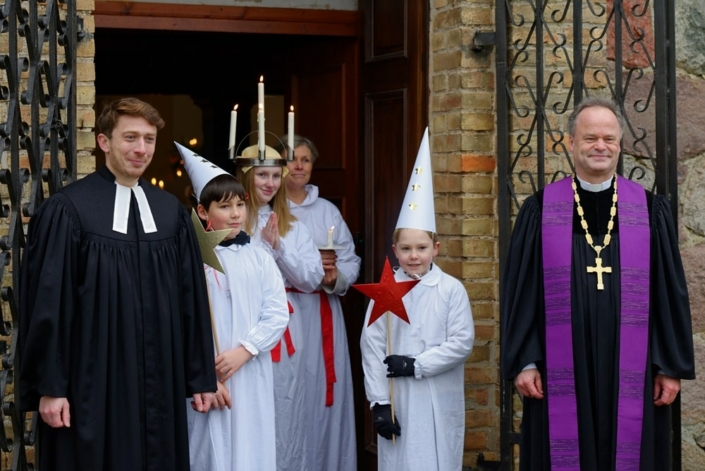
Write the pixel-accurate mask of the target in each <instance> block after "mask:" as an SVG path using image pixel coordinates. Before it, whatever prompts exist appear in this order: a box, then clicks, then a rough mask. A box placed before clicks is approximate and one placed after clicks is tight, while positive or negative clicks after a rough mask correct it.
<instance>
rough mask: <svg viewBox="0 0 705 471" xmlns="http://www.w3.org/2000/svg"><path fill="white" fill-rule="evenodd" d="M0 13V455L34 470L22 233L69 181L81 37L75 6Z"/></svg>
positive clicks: (48, 4)
mask: <svg viewBox="0 0 705 471" xmlns="http://www.w3.org/2000/svg"><path fill="white" fill-rule="evenodd" d="M1 8H2V10H1V14H2V23H1V24H2V26H1V27H0V69H2V73H0V121H2V122H0V159H1V160H0V214H1V215H2V221H0V230H1V231H2V233H3V234H5V235H3V236H2V237H0V280H1V281H2V288H1V290H0V297H1V302H0V312H1V313H2V319H1V321H0V336H1V337H0V354H1V355H2V371H0V394H2V396H1V397H2V412H3V419H4V421H5V426H3V427H0V451H1V453H2V467H3V469H8V468H9V469H12V470H13V471H14V470H27V469H33V468H34V467H33V466H32V463H31V461H32V460H31V458H28V455H29V456H30V457H31V453H28V447H31V446H32V445H33V444H34V438H35V430H36V420H37V418H36V416H35V417H31V419H30V418H28V417H26V416H25V414H23V413H21V412H20V404H19V394H18V393H17V381H16V378H17V377H18V374H17V373H18V368H19V364H20V361H21V358H20V357H19V355H18V350H17V333H18V326H19V307H20V306H19V292H20V290H19V282H20V274H21V268H22V267H21V266H20V258H21V252H22V248H23V247H24V243H25V225H26V223H27V221H28V219H27V218H29V217H31V216H32V214H33V213H34V211H35V209H36V208H37V207H38V206H39V204H40V203H41V202H42V201H43V200H44V198H45V196H46V195H47V194H51V193H53V192H54V191H56V190H57V189H59V188H60V187H62V186H63V185H65V184H66V183H68V182H71V181H73V180H74V179H75V178H76V49H77V43H78V41H79V40H80V39H81V38H82V37H83V36H84V31H83V21H82V19H81V18H79V17H78V15H77V13H76V0H46V1H44V2H42V1H37V0H29V1H28V2H26V1H25V2H21V1H20V0H6V1H5V3H4V5H2V7H1ZM8 218H9V219H8ZM6 269H7V270H8V271H9V272H10V273H9V274H8V273H6ZM6 430H12V433H11V435H8V434H7V433H6Z"/></svg>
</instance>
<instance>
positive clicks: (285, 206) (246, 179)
mask: <svg viewBox="0 0 705 471" xmlns="http://www.w3.org/2000/svg"><path fill="white" fill-rule="evenodd" d="M257 168H258V167H253V168H251V169H249V171H248V172H243V170H242V167H238V168H237V179H238V180H239V181H240V182H242V186H244V187H245V191H246V192H247V194H248V195H249V198H247V199H246V200H245V205H246V206H247V220H246V221H245V232H247V233H248V234H252V235H254V234H255V232H256V231H257V229H258V227H257V221H258V219H259V208H260V206H262V205H263V204H264V202H262V201H259V200H257V193H256V192H255V172H256V171H257ZM276 168H281V167H276ZM284 168H286V167H284ZM269 206H270V207H271V208H272V211H274V212H275V213H277V230H278V231H279V236H280V237H284V236H285V235H287V234H288V233H289V231H290V230H291V227H292V226H293V224H294V221H296V217H295V216H294V215H293V214H291V211H289V203H288V201H287V196H286V185H285V184H284V176H283V175H282V184H281V186H280V187H279V190H278V191H277V192H276V193H275V195H274V197H273V198H272V200H271V201H270V202H269Z"/></svg>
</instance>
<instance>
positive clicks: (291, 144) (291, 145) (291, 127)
mask: <svg viewBox="0 0 705 471" xmlns="http://www.w3.org/2000/svg"><path fill="white" fill-rule="evenodd" d="M289 149H290V150H289V152H293V151H294V106H293V105H292V107H291V111H289ZM292 158H293V156H292V155H290V156H289V159H292Z"/></svg>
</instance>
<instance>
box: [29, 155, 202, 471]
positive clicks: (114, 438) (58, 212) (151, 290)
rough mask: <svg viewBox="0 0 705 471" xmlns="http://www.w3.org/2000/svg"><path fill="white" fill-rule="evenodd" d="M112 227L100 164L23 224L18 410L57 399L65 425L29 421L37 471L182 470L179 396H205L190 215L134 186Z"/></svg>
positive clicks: (109, 190)
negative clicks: (67, 417)
mask: <svg viewBox="0 0 705 471" xmlns="http://www.w3.org/2000/svg"><path fill="white" fill-rule="evenodd" d="M140 186H141V187H142V188H143V189H144V192H145V194H146V197H147V200H148V201H149V205H150V208H151V211H152V214H153V216H154V221H155V223H156V227H157V232H153V233H145V231H144V229H143V226H142V221H141V220H140V216H139V209H138V206H137V203H136V200H135V197H134V194H133V195H132V196H131V202H130V204H131V207H130V215H129V221H128V230H127V234H121V233H119V232H116V231H113V230H112V228H113V208H114V204H115V177H114V176H113V175H112V174H111V173H110V171H108V170H107V168H105V167H104V168H103V169H101V170H99V171H98V172H96V173H93V174H91V175H89V176H87V177H85V178H84V179H82V180H80V181H77V182H75V183H72V184H71V185H68V186H67V187H65V188H64V189H63V190H62V191H60V192H59V193H57V194H55V195H53V196H51V197H50V198H49V199H48V200H47V201H45V202H44V203H43V204H42V206H41V207H40V208H39V210H38V211H37V213H36V215H35V216H34V217H33V218H32V220H31V221H30V225H29V233H28V243H27V246H26V248H25V251H24V261H23V264H22V282H21V283H22V285H21V319H20V349H21V358H20V360H21V367H20V393H21V407H22V409H23V410H25V411H30V410H36V409H37V406H38V404H39V399H40V397H41V396H55V397H66V398H67V399H68V401H69V404H70V412H71V427H70V428H56V429H54V428H51V427H49V426H48V425H46V424H45V423H44V422H43V421H42V420H41V419H40V420H39V427H40V430H39V452H38V459H39V464H40V469H42V470H54V469H55V470H67V471H68V470H71V471H77V470H81V471H97V470H101V471H112V470H116V471H117V470H120V471H140V470H170V471H171V470H184V471H185V470H188V469H189V458H188V435H187V426H186V406H187V400H186V399H187V397H190V396H191V395H193V394H194V393H202V392H211V391H215V390H216V378H215V367H214V358H213V357H214V355H213V351H214V350H213V340H212V331H211V326H210V317H209V310H208V309H209V308H208V297H207V291H206V285H205V279H204V272H203V264H202V261H201V255H200V252H199V248H198V243H197V241H196V237H195V233H194V231H193V226H192V223H191V219H190V217H189V214H188V212H187V211H186V209H185V208H184V207H183V206H182V205H181V204H180V203H179V201H178V200H177V199H176V198H174V197H173V196H172V195H170V194H168V193H166V192H164V191H162V190H159V189H157V188H155V187H154V186H152V185H149V184H148V183H147V182H145V181H143V180H141V181H140Z"/></svg>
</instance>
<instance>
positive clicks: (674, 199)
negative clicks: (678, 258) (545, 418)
mask: <svg viewBox="0 0 705 471" xmlns="http://www.w3.org/2000/svg"><path fill="white" fill-rule="evenodd" d="M656 3H663V10H664V11H663V13H664V16H663V17H660V16H658V14H657V13H656V12H654V16H655V18H664V20H665V21H663V24H664V26H665V27H666V31H665V38H664V39H665V40H664V41H659V39H658V36H657V37H656V42H657V43H664V44H665V45H666V51H665V53H666V60H665V61H664V62H663V64H664V65H665V66H666V74H665V75H666V80H667V83H666V93H667V103H666V106H667V109H668V111H667V112H666V113H665V116H666V117H667V120H668V123H667V126H666V129H665V130H666V132H667V137H666V141H667V144H666V147H667V154H665V155H664V158H665V159H666V160H667V164H666V165H664V166H665V167H667V169H668V170H667V176H666V184H667V185H668V193H666V194H667V195H668V197H669V201H670V203H671V213H672V214H673V222H674V223H675V227H676V234H677V233H678V146H677V143H678V140H677V137H678V125H677V118H676V99H677V95H676V24H675V21H676V20H675V18H676V13H675V2H673V1H668V0H657V2H656ZM655 23H661V22H660V21H655ZM659 63H660V62H658V60H657V62H656V65H657V66H658V64H659ZM656 115H657V116H662V115H659V114H658V110H657V112H656ZM658 121H659V120H657V122H658ZM671 430H672V433H671V439H672V440H673V441H672V443H671V448H672V450H671V460H672V461H671V469H672V470H674V471H680V470H681V469H682V467H683V456H682V440H683V438H682V433H681V395H680V394H679V395H678V396H677V397H676V400H675V401H673V404H671Z"/></svg>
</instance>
